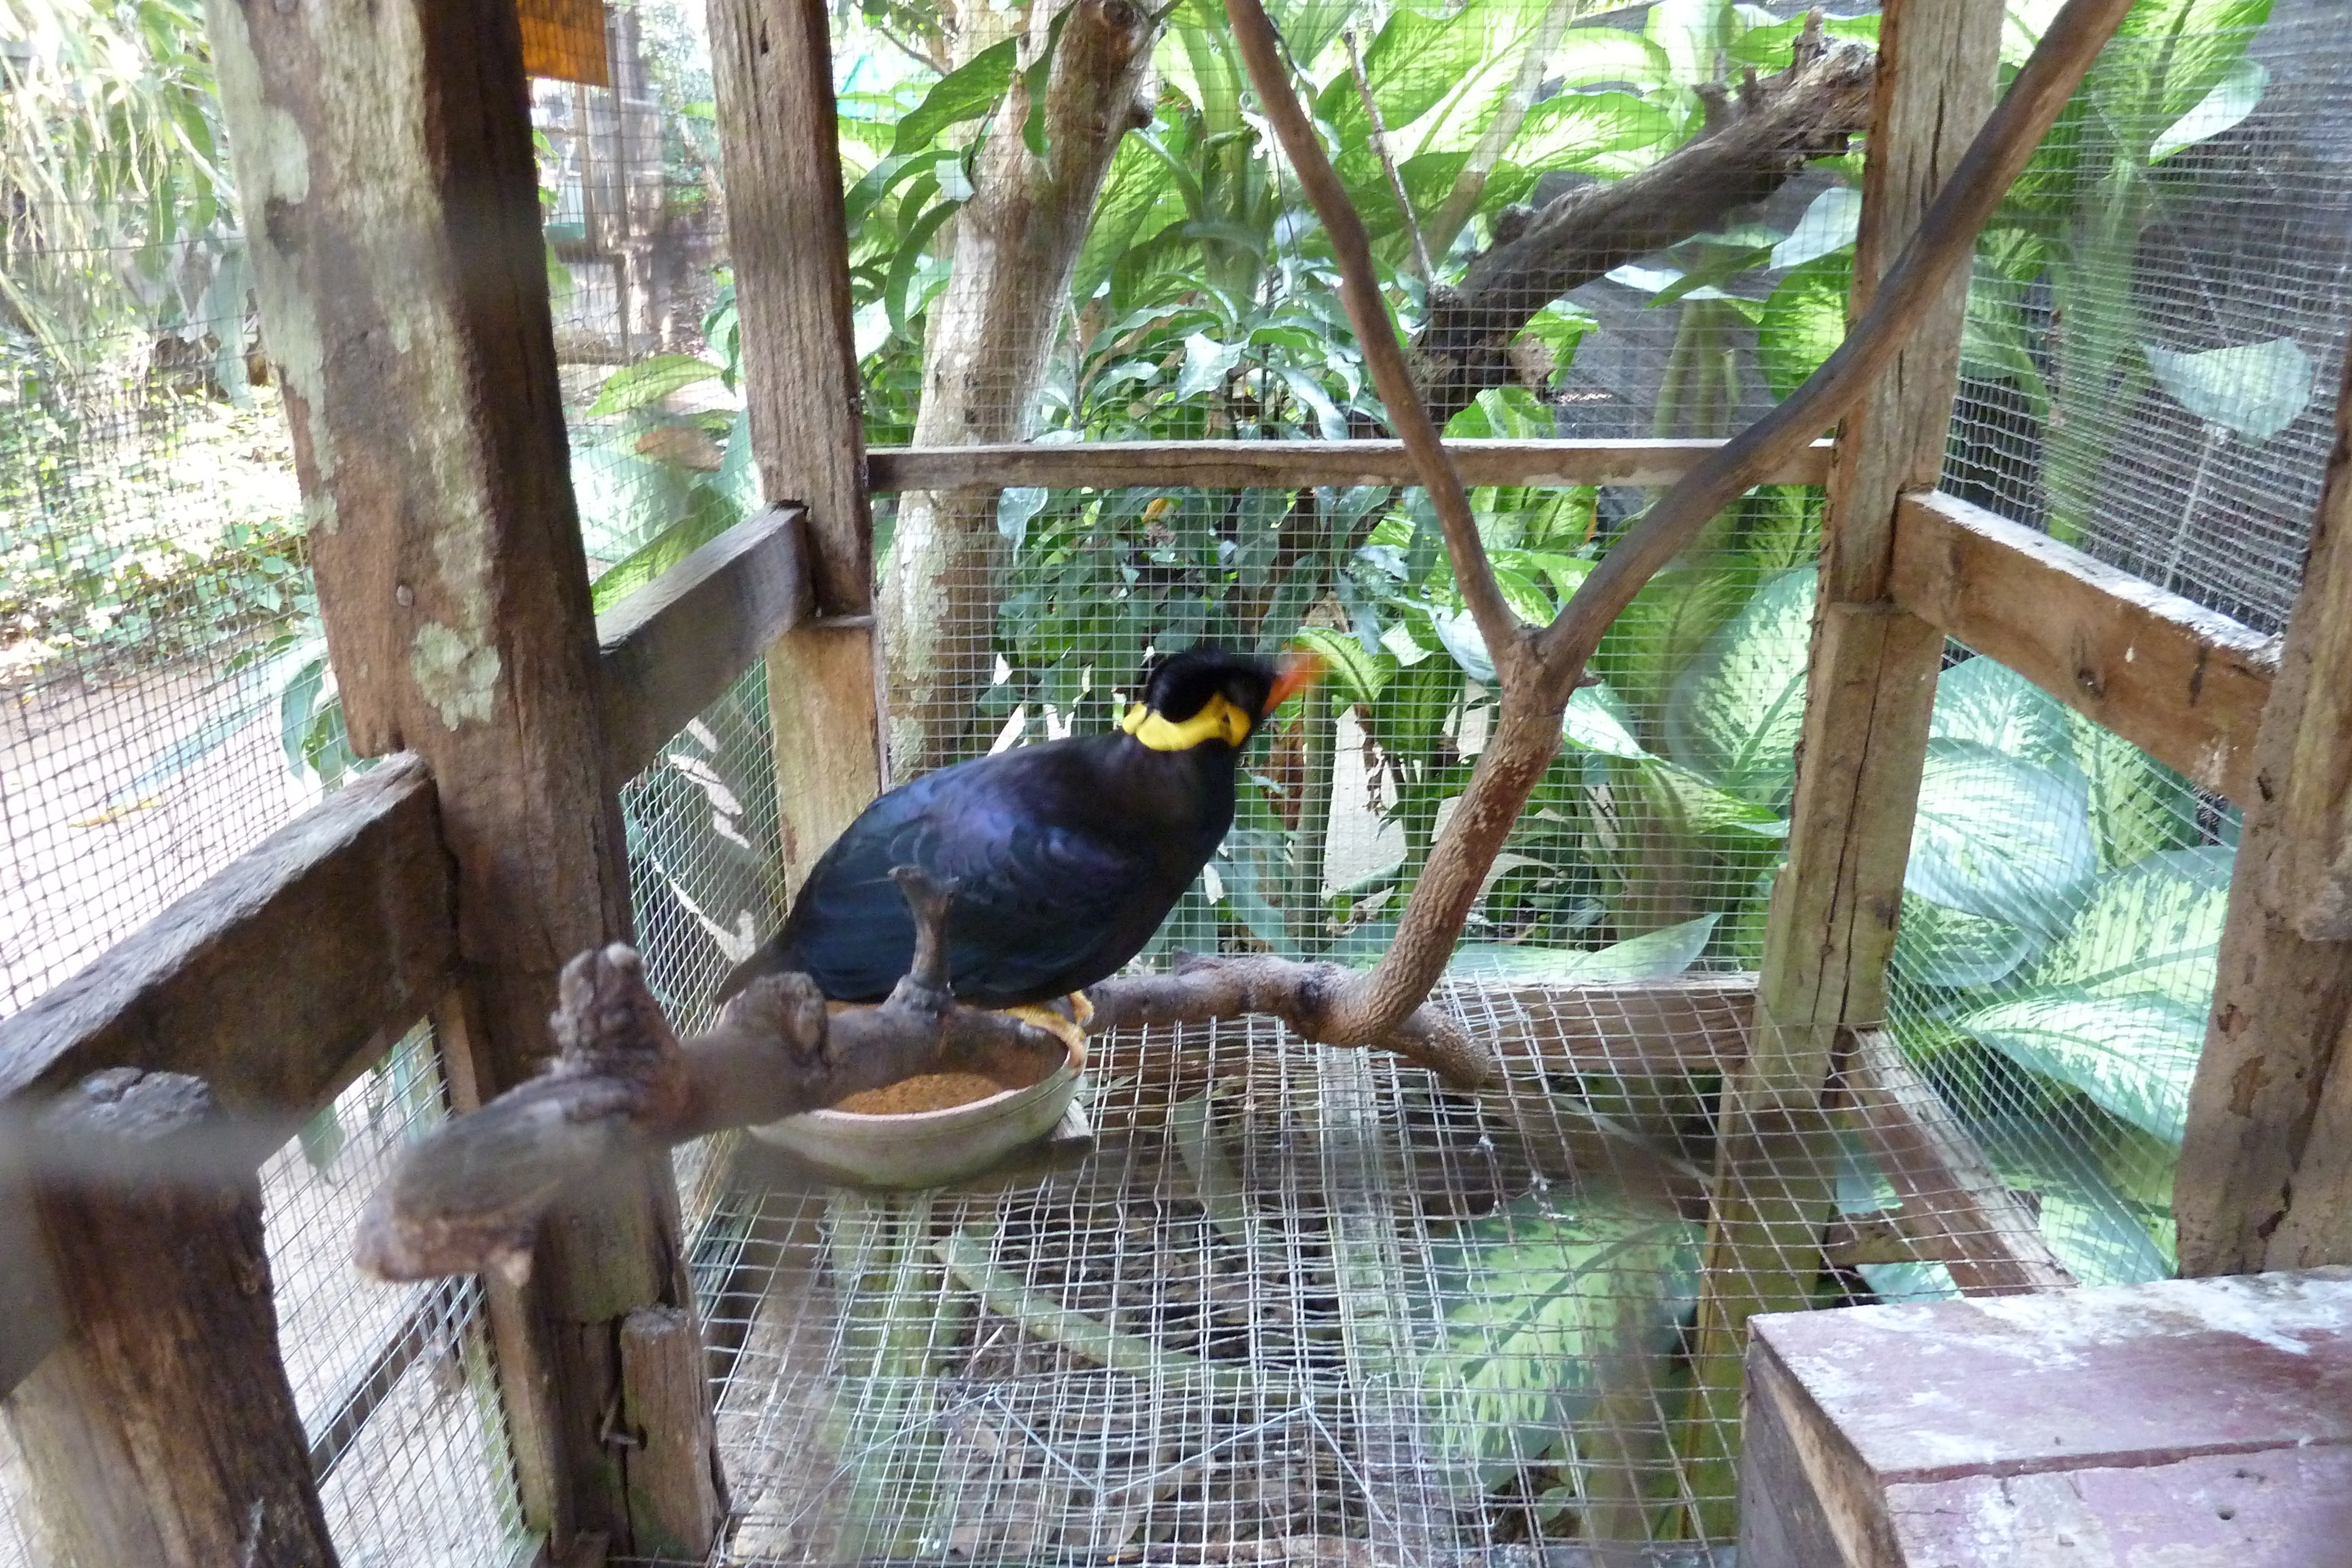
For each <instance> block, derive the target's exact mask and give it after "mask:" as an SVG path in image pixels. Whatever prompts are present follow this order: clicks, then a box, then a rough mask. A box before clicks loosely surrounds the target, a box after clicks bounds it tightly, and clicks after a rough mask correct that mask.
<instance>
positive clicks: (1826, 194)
mask: <svg viewBox="0 0 2352 1568" xmlns="http://www.w3.org/2000/svg"><path fill="white" fill-rule="evenodd" d="M1861 229H1862V193H1861V192H1860V191H1857V190H1855V189H1853V187H1852V186H1850V185H1832V186H1831V187H1830V188H1829V189H1828V190H1826V191H1823V192H1822V193H1821V194H1820V195H1818V196H1815V197H1814V198H1813V200H1812V203H1811V205H1809V206H1808V207H1806V208H1805V214H1804V216H1802V217H1801V218H1799V219H1798V220H1797V226H1796V227H1795V228H1793V229H1791V230H1790V232H1789V237H1788V238H1787V239H1784V240H1782V241H1781V242H1780V244H1779V245H1776V246H1773V247H1772V266H1773V267H1774V268H1775V269H1778V268H1780V267H1802V266H1804V265H1805V263H1807V262H1809V261H1813V260H1816V259H1818V258H1820V257H1822V256H1828V255H1830V254H1831V253H1832V252H1834V251H1841V250H1843V249H1845V247H1846V246H1850V245H1852V244H1853V236H1854V235H1856V234H1858V233H1860V232H1861Z"/></svg>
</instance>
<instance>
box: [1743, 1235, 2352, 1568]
mask: <svg viewBox="0 0 2352 1568" xmlns="http://www.w3.org/2000/svg"><path fill="white" fill-rule="evenodd" d="M1754 1326H1755V1334H1754V1339H1753V1341H1752V1343H1751V1346H1750V1350H1749V1354H1748V1400H1747V1406H1746V1427H1747V1442H1746V1453H1745V1456H1744V1458H1743V1461H1742V1466H1741V1470H1742V1474H1741V1480H1740V1511H1739V1512H1740V1520H1739V1563H1740V1568H1824V1565H1828V1564H1839V1565H1842V1568H1902V1565H1906V1564H1912V1565H1921V1564H1927V1563H1936V1564H1951V1565H1958V1564H1991V1563H2077V1562H2079V1563H2155V1562H2165V1561H2171V1562H2179V1563H2231V1564H2233V1565H2235V1568H2301V1565H2302V1564H2305V1563H2332V1562H2336V1561H2339V1560H2340V1559H2341V1558H2342V1557H2343V1555H2344V1542H2345V1541H2346V1540H2347V1532H2352V1413H2347V1408H2346V1405H2345V1401H2344V1400H2343V1398H2342V1397H2341V1395H2340V1393H2339V1390H2340V1389H2342V1388H2343V1386H2344V1385H2345V1384H2346V1382H2347V1380H2352V1276H2347V1270H2341V1269H2326V1270H2313V1271H2311V1272H2308V1273H2300V1274H2288V1273H2281V1274H2264V1275H2261V1276H2258V1277H2255V1278H2252V1279H2231V1280H2165V1281H2156V1282H2153V1283H2150V1284H2144V1285H2129V1286H2124V1287H2120V1288H2110V1289H2105V1290H2084V1291H2065V1292H2063V1293H2057V1294H2050V1295H2037V1296H2027V1297H2019V1298H2014V1299H2011V1300H2006V1301H1941V1302H1936V1303H1933V1304H1928V1305H1908V1306H1902V1307H1864V1308H1860V1309H1857V1310H1854V1311H1852V1312H1803V1313H1792V1314H1789V1315H1786V1316H1777V1317H1766V1318H1760V1319H1759V1320H1757V1322H1756V1323H1755V1325H1754Z"/></svg>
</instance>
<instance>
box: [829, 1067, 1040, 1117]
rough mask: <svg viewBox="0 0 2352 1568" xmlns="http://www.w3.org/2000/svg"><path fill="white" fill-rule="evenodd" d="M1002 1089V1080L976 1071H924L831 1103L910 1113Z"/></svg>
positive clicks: (872, 1112) (857, 1111)
mask: <svg viewBox="0 0 2352 1568" xmlns="http://www.w3.org/2000/svg"><path fill="white" fill-rule="evenodd" d="M1003 1092H1004V1085H1003V1084H1002V1083H999V1082H996V1080H994V1079H993V1078H984V1077H982V1075H981V1074H979V1073H977V1072H925V1073H922V1074H920V1075H919V1076H917V1077H914V1078H908V1079H902V1080H900V1081H899V1082H896V1083H889V1084H885V1085H884V1086H883V1087H881V1088H879V1089H864V1090H860V1091H859V1092H856V1093H855V1094H852V1095H851V1096H850V1097H849V1098H848V1099H846V1100H843V1101H839V1102H837V1103H835V1105H834V1107H833V1109H835V1110H836V1111H847V1112H849V1113H851V1114H853V1115H857V1116H911V1115H913V1114H914V1113H917V1112H919V1111H944V1110H946V1109H948V1108H949V1107H950V1106H951V1105H969V1104H971V1103H972V1102H973V1101H975V1100H985V1099H987V1098H988V1097H989V1096H990V1095H992V1094H1002V1093H1003Z"/></svg>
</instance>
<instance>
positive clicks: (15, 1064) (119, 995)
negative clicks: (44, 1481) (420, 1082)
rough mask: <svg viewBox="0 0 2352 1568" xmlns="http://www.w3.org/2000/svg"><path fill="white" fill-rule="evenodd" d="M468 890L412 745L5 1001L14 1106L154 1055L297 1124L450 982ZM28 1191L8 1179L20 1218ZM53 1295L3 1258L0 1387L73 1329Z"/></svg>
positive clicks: (3, 1051)
mask: <svg viewBox="0 0 2352 1568" xmlns="http://www.w3.org/2000/svg"><path fill="white" fill-rule="evenodd" d="M456 907H457V905H456V888H455V885H454V880H453V873H452V868H451V866H450V863H449V857H448V856H447V854H446V853H445V852H444V851H443V850H442V847H441V830H440V819H439V812H438V808H437V807H436V803H435V799H434V792H433V780H432V777H431V775H430V774H428V773H427V772H426V770H425V765H424V764H423V763H422V762H420V761H418V760H417V759H416V758H413V757H406V756H403V757H395V758H392V759H391V760H389V761H388V762H386V763H385V764H384V765H383V766H382V767H380V768H375V769H373V771H371V772H369V773H368V774H366V775H365V776H363V777H362V778H361V779H358V780H356V781H355V782H353V783H352V785H351V786H350V787H349V788H348V789H343V790H341V792H339V793H337V794H336V795H334V796H332V797H331V798H330V799H329V800H326V801H325V802H323V803H322V804H320V805H319V806H316V807H314V808H312V809H311V810H309V811H306V812H304V813H303V814H302V815H301V816H300V817H298V818H297V819H295V820H294V821H291V822H289V823H288V824H287V825H286V826H285V827H283V828H280V829H279V830H278V831H277V832H275V833H272V834H271V835H270V836H269V837H268V838H267V839H264V840H263V841H261V842H260V843H259V844H258V845H257V846H255V847H254V848H253V849H251V850H248V851H247V852H246V853H244V854H242V855H240V856H238V857H237V858H236V860H234V861H231V862H229V863H228V864H227V865H226V866H225V867H223V868H222V869H221V870H220V871H218V872H216V873H214V874H213V875H212V876H211V877H209V878H207V879H206V880H205V882H204V883H202V884H201V885H199V886H198V887H197V888H196V889H195V890H194V892H192V893H190V894H187V895H186V896H185V897H184V898H181V899H179V900H178V901H176V902H175V903H173V904H172V905H171V907H169V908H168V909H166V910H165V911H164V912H163V914H162V915H157V916H156V917H155V918H154V919H153V920H152V921H150V922H148V924H147V925H144V926H142V928H141V929H140V930H138V931H137V932H135V933H134V934H132V935H131V936H128V937H126V938H124V939H123V940H122V941H121V942H118V943H116V944H115V945H114V946H112V947H110V948H108V949H107V951H106V952H105V953H104V954H103V955H102V956H100V957H99V958H98V959H97V961H96V962H94V963H92V964H91V965H90V966H89V967H88V968H86V969H83V970H82V971H81V972H80V973H79V974H77V975H75V976H74V977H72V978H70V979H68V980H66V981H64V982H63V983H61V984H59V985H58V987H57V988H54V989H53V990H51V991H49V992H48V993H47V995H45V996H43V997H41V998H39V999H38V1000H37V1001H35V1002H34V1003H33V1004H32V1005H31V1006H30V1007H27V1008H26V1009H24V1010H23V1011H22V1012H19V1013H16V1014H14V1015H13V1016H11V1017H9V1018H7V1019H0V1107H5V1106H9V1105H12V1104H23V1103H27V1102H29V1101H32V1100H35V1099H41V1100H46V1099H47V1098H48V1097H49V1096H51V1095H53V1094H55V1093H57V1092H60V1091H62V1090H64V1089H67V1088H68V1087H70V1086H71V1085H72V1084H74V1083H76V1082H79V1080H81V1079H82V1078H83V1077H85V1076H87V1075H88V1074H89V1073H91V1072H95V1071H99V1070H100V1069H101V1068H108V1067H140V1068H147V1069H150V1070H163V1071H173V1072H185V1073H191V1074H194V1075H195V1076H197V1077H200V1078H202V1079H204V1080H205V1082H206V1083H208V1084H209V1085H210V1086H211V1087H212V1090H213V1092H214V1094H215V1097H216V1098H217V1099H218V1101H219V1103H220V1104H221V1105H222V1106H223V1107H224V1108H225V1109H226V1110H228V1111H230V1112H232V1113H245V1114H248V1115H252V1116H257V1117H260V1118H263V1119H265V1120H268V1121H272V1122H277V1123H282V1124H283V1126H284V1130H285V1133H286V1134H287V1135H289V1136H290V1135H291V1134H292V1133H293V1130H294V1128H295V1127H296V1126H298V1125H299V1124H300V1123H301V1121H302V1120H303V1118H305V1117H306V1116H308V1115H310V1113H312V1112H314V1111H316V1110H317V1109H318V1108H319V1107H320V1105H323V1104H326V1103H330V1102H331V1101H332V1100H333V1098H334V1097H335V1095H336V1094H337V1093H339V1092H341V1090H342V1089H343V1088H344V1086H345V1085H347V1084H349V1083H350V1082H352V1080H353V1079H355V1078H356V1077H358V1076H359V1074H360V1073H361V1072H362V1071H364V1070H365V1069H366V1067H367V1066H368V1064H369V1063H370V1062H372V1061H375V1060H376V1059H377V1058H378V1057H380V1056H382V1055H383V1052H384V1051H385V1050H387V1049H388V1048H389V1047H390V1045H391V1043H392V1042H393V1041H394V1040H396V1039H398V1037H399V1035H400V1034H401V1033H402V1032H404V1030H407V1028H408V1027H409V1026H410V1025H411V1024H413V1023H414V1022H415V1020H416V1019H419V1018H422V1017H423V1016H424V1015H425V1010H426V1009H429V1008H430V1007H431V1006H432V1005H433V1004H434V1003H435V1002H436V1001H437V1000H438V999H439V998H441V997H442V995H443V994H445V993H446V991H447V990H448V989H449V988H450V986H451V985H452V984H453V983H454V981H455V979H456V975H457V922H456V917H455V911H456ZM262 1152H266V1151H262ZM257 1158H258V1155H257ZM22 1202H23V1197H22V1194H21V1193H16V1192H7V1191H0V1209H5V1210H6V1211H7V1212H8V1215H9V1216H10V1219H11V1223H12V1225H13V1226H14V1227H16V1228H21V1227H22V1226H23V1223H24V1210H23V1208H22ZM0 1228H5V1227H0ZM13 1239H15V1240H17V1241H19V1242H24V1241H29V1240H30V1239H31V1237H30V1233H29V1231H25V1232H24V1233H23V1234H22V1235H19V1236H16V1237H15V1238H13ZM26 1255H27V1254H23V1253H16V1254H12V1256H20V1257H21V1256H26ZM29 1255H30V1256H36V1257H37V1256H38V1249H37V1248H36V1249H35V1250H34V1252H33V1253H31V1254H29ZM46 1295H47V1292H46V1290H45V1289H44V1282H43V1281H40V1280H37V1278H36V1277H35V1276H34V1274H33V1272H32V1270H29V1269H20V1268H16V1267H14V1266H11V1267H8V1268H0V1390H5V1389H8V1388H12V1387H14V1386H15V1385H16V1382H17V1381H18V1380H19V1379H20V1378H21V1377H22V1376H23V1375H25V1374H26V1372H28V1371H30V1370H31V1369H32V1367H33V1365H34V1364H36V1363H37V1362H38V1361H39V1359H40V1358H41V1356H43V1355H45V1354H47V1352H48V1349H49V1346H50V1345H51V1344H53V1343H56V1334H57V1332H58V1325H57V1323H56V1322H55V1320H54V1316H53V1314H52V1313H51V1312H48V1311H47V1303H46V1299H45V1298H46Z"/></svg>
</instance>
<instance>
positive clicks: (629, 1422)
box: [621, 1307, 727, 1562]
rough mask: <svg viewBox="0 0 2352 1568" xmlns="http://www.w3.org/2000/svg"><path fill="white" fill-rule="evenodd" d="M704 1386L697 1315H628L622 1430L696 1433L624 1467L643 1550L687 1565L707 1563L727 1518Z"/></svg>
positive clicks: (651, 1310) (658, 1310)
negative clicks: (689, 1430) (679, 1429)
mask: <svg viewBox="0 0 2352 1568" xmlns="http://www.w3.org/2000/svg"><path fill="white" fill-rule="evenodd" d="M681 1352H684V1353H685V1354H681ZM681 1375H683V1379H684V1380H683V1382H681V1381H680V1379H681ZM703 1383H704V1368H703V1364H702V1336H701V1334H700V1333H698V1331H697V1330H696V1328H695V1325H694V1314H693V1313H692V1312H688V1311H687V1310H686V1309H685V1308H683V1307H646V1308H644V1309H642V1310H641V1311H638V1312H631V1313H630V1314H629V1320H628V1322H625V1323H623V1324H622V1325H621V1421H622V1423H623V1430H624V1431H625V1432H626V1433H627V1434H628V1436H629V1437H630V1438H631V1439H633V1440H639V1439H640V1435H641V1434H643V1433H646V1432H648V1431H665V1430H669V1429H673V1428H676V1427H691V1428H692V1429H693V1431H694V1433H695V1438H694V1440H693V1441H692V1442H688V1443H670V1444H663V1445H656V1446H654V1447H651V1448H646V1449H644V1450H643V1451H642V1457H639V1456H638V1455H637V1454H636V1453H635V1452H633V1453H632V1455H631V1457H630V1458H628V1459H625V1460H624V1461H623V1465H624V1468H625V1469H626V1470H627V1472H628V1477H629V1507H630V1511H631V1517H632V1518H633V1519H634V1520H635V1534H636V1538H637V1543H638V1545H639V1546H640V1547H641V1548H642V1549H644V1550H646V1551H648V1552H657V1553H659V1554H660V1555H662V1556H664V1557H669V1558H676V1559H678V1560H680V1561H695V1562H699V1561H701V1560H702V1559H704V1558H706V1557H708V1556H709V1554H710V1549H711V1546H712V1545H713V1543H714V1542H716V1541H717V1540H718V1537H719V1526H720V1525H721V1524H722V1523H724V1522H725V1521H726V1518H727V1503H726V1497H725V1493H724V1491H723V1490H721V1488H720V1485H719V1454H718V1443H719V1434H718V1427H717V1426H716V1425H715V1424H714V1422H713V1421H712V1419H711V1412H710V1405H709V1398H708V1396H706V1394H705V1393H704V1390H703Z"/></svg>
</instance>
